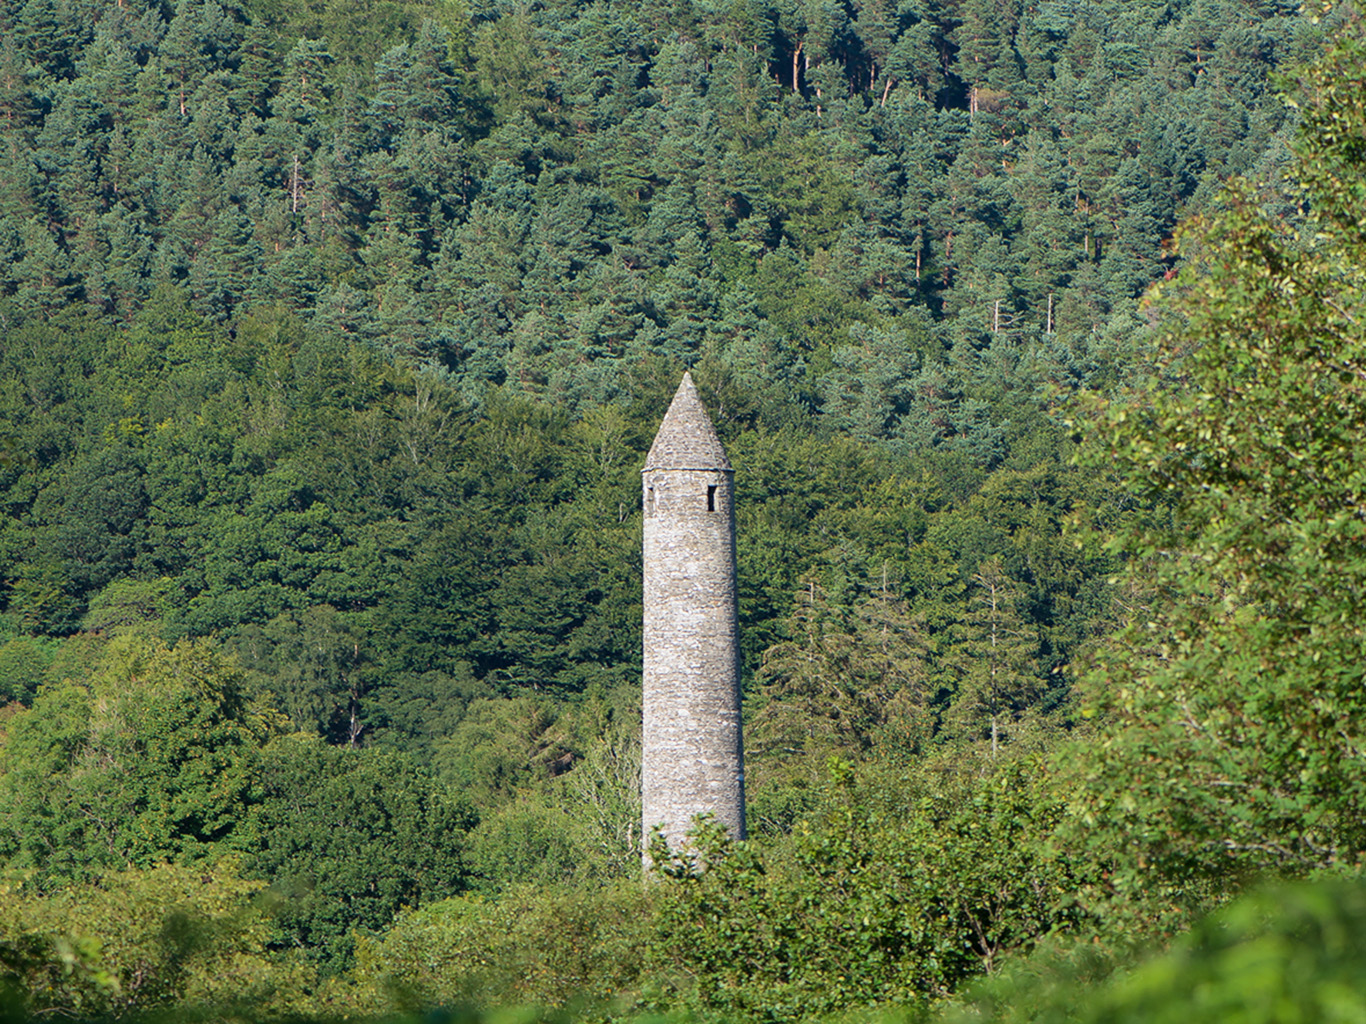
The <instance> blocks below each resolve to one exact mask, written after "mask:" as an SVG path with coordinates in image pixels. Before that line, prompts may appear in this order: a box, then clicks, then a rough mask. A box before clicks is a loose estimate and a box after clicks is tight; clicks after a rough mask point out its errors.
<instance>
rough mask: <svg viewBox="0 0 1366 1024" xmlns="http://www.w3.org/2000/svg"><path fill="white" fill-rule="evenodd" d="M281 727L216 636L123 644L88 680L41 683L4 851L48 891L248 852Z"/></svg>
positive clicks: (12, 761) (22, 723) (23, 734)
mask: <svg viewBox="0 0 1366 1024" xmlns="http://www.w3.org/2000/svg"><path fill="white" fill-rule="evenodd" d="M276 727H277V725H276V719H275V716H274V715H273V714H270V713H269V712H265V711H262V710H261V709H258V708H255V707H253V706H252V705H250V704H248V702H247V700H246V698H245V696H244V694H243V693H242V689H241V677H240V675H239V673H237V671H236V670H235V668H234V667H233V666H232V665H231V664H230V663H229V662H227V661H226V660H225V659H224V658H223V656H222V654H221V653H220V652H219V651H217V650H216V649H215V648H214V646H213V645H212V644H211V643H210V642H208V641H198V642H193V643H192V642H182V643H180V644H178V645H177V646H175V647H174V648H171V647H167V646H165V645H164V644H162V643H161V642H160V641H156V640H148V639H145V638H143V637H139V636H137V635H135V634H134V635H128V636H124V637H119V638H116V639H115V640H113V641H111V642H110V643H109V644H108V645H107V646H106V647H105V648H104V649H103V650H102V651H101V652H100V655H99V661H98V663H97V665H96V667H95V670H94V672H93V674H92V675H91V677H90V678H89V679H88V680H87V681H83V682H73V681H71V680H69V679H67V680H65V681H63V682H62V683H60V684H55V685H51V686H48V687H45V688H44V689H43V690H42V691H41V692H40V694H39V696H38V697H37V698H36V699H35V700H34V702H33V706H32V707H31V708H29V709H28V710H26V711H25V712H23V713H21V714H20V715H19V716H17V717H16V718H14V719H12V720H11V722H10V724H9V729H8V733H9V735H8V737H7V739H6V742H5V745H4V747H3V749H0V793H3V799H2V800H0V804H2V805H3V811H0V855H3V857H4V858H5V861H6V863H7V864H8V865H9V866H10V867H18V868H26V869H33V870H35V871H36V872H37V875H36V877H37V879H38V880H39V882H40V883H41V884H42V885H43V886H45V887H53V886H57V885H60V884H63V883H66V882H70V881H73V880H77V879H83V878H88V877H91V876H92V875H97V874H99V873H101V872H103V871H105V870H110V869H119V868H123V867H147V866H150V865H152V864H155V863H158V862H160V861H163V860H166V859H174V860H177V861H179V862H182V863H192V862H195V861H199V860H203V859H205V858H211V857H214V856H218V855H221V854H222V853H224V852H226V851H229V850H235V851H244V850H246V849H249V848H250V847H251V846H252V844H253V843H254V842H255V810H254V804H255V802H256V800H257V798H258V793H257V778H258V772H259V768H258V765H259V756H260V755H259V751H260V746H261V744H262V743H263V742H264V741H265V739H266V738H267V737H268V736H270V735H271V733H272V732H273V731H274V730H275V729H276Z"/></svg>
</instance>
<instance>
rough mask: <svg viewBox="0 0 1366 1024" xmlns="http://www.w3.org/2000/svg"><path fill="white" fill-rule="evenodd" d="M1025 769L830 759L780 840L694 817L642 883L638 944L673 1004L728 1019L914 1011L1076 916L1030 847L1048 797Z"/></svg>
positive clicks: (1065, 890)
mask: <svg viewBox="0 0 1366 1024" xmlns="http://www.w3.org/2000/svg"><path fill="white" fill-rule="evenodd" d="M1039 771H1040V766H1039V765H1037V764H1034V763H1031V762H1019V763H1016V764H1013V765H1011V766H1010V767H1008V768H1006V769H1003V770H1000V771H995V772H989V773H987V774H986V775H985V776H984V777H983V778H981V779H980V780H978V779H973V778H972V777H971V776H964V777H962V778H960V779H959V780H957V781H956V783H955V782H954V780H952V778H951V777H944V778H935V777H934V775H932V774H930V773H925V774H919V773H910V772H901V773H896V774H895V775H893V774H891V773H887V774H871V775H869V776H868V777H867V778H866V779H864V780H863V782H862V784H860V783H859V782H858V781H856V777H855V776H854V774H853V773H852V771H851V769H850V767H849V766H848V765H847V764H843V763H841V762H838V761H832V762H831V778H830V781H829V784H828V788H827V790H826V792H825V793H824V795H823V799H822V801H821V807H820V814H819V816H818V817H816V818H815V820H814V821H812V822H811V823H809V824H807V823H800V824H799V825H798V827H797V828H796V829H795V830H794V834H793V836H792V837H791V838H790V839H789V840H787V841H786V842H785V843H783V844H781V845H778V846H775V847H772V848H770V849H768V850H765V849H764V848H762V847H758V846H755V845H754V844H753V843H752V842H751V843H739V844H735V843H732V842H731V841H730V840H728V839H727V838H726V836H725V834H724V831H723V830H722V829H720V828H719V827H718V826H716V825H715V824H714V823H713V822H707V821H702V822H701V823H699V825H698V827H697V829H696V830H695V832H694V834H693V840H692V841H693V843H694V844H695V845H694V848H693V849H692V850H691V851H682V852H681V853H676V859H675V860H674V861H673V863H672V866H671V867H668V868H666V869H665V874H667V875H669V876H670V880H668V881H660V882H658V883H657V886H658V888H659V893H658V897H657V898H658V899H659V901H660V903H659V907H658V910H657V914H658V918H657V921H658V923H657V937H656V939H655V944H654V946H653V947H652V955H653V956H654V957H656V958H657V959H658V961H659V963H660V965H661V966H662V968H663V969H664V971H665V974H664V976H665V977H672V978H673V980H674V984H675V985H677V986H679V988H680V989H681V991H680V996H681V997H682V998H683V999H684V1000H685V1002H687V1003H688V1004H689V1005H693V1006H696V1007H698V1008H699V1009H701V1010H703V1011H705V1012H707V1013H716V1014H720V1015H722V1016H724V1017H725V1018H727V1019H764V1020H798V1019H804V1018H807V1017H811V1016H818V1015H820V1014H825V1013H830V1012H832V1011H835V1010H838V1009H841V1008H843V1007H846V1006H849V1005H852V1004H856V1003H857V1004H862V1005H871V1004H893V1005H896V1004H919V1005H922V1006H923V1005H925V1004H926V1003H927V1002H928V1001H930V1000H933V999H936V998H938V997H941V996H943V995H945V994H946V993H948V992H950V991H952V990H953V989H954V988H955V987H956V986H957V985H958V984H959V983H961V982H962V981H963V980H965V979H966V978H968V977H970V976H972V975H975V974H977V973H979V972H981V971H989V970H991V969H992V967H993V966H994V965H995V963H996V962H997V960H998V959H999V958H1001V957H1002V956H1004V955H1005V954H1007V953H1008V952H1011V951H1015V950H1020V949H1025V948H1028V947H1029V946H1030V945H1032V944H1033V943H1034V942H1035V941H1037V940H1038V939H1039V938H1040V937H1041V936H1042V935H1044V934H1045V933H1047V932H1049V931H1050V930H1052V929H1055V928H1065V927H1068V926H1069V925H1072V924H1074V923H1075V922H1076V920H1077V911H1076V909H1075V907H1074V905H1073V904H1072V902H1071V899H1070V896H1071V893H1072V891H1073V887H1074V885H1075V882H1074V881H1073V879H1072V878H1070V877H1069V874H1068V871H1067V868H1066V866H1065V864H1064V863H1062V862H1060V861H1056V860H1053V859H1051V858H1050V857H1049V856H1048V855H1047V853H1046V851H1045V844H1044V842H1043V840H1044V837H1046V836H1047V835H1048V834H1049V833H1050V832H1051V831H1052V829H1053V828H1054V827H1055V825H1056V823H1057V821H1058V820H1059V817H1060V815H1061V813H1062V807H1061V805H1060V804H1059V803H1058V802H1056V800H1055V799H1054V798H1052V797H1049V796H1046V795H1044V794H1045V793H1046V787H1045V786H1044V785H1042V784H1041V781H1040V780H1039V779H1036V778H1031V775H1033V774H1035V773H1037V772H1039ZM865 787H866V788H865ZM699 865H702V866H703V867H701V868H699Z"/></svg>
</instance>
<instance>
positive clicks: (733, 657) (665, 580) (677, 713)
mask: <svg viewBox="0 0 1366 1024" xmlns="http://www.w3.org/2000/svg"><path fill="white" fill-rule="evenodd" d="M699 462H703V463H706V462H709V463H711V465H710V466H700V467H699V466H698V463H699ZM671 464H672V465H671ZM641 480H642V485H643V487H642V499H643V506H644V513H645V515H644V518H645V537H644V541H645V546H644V564H645V649H644V661H645V678H644V705H645V731H644V742H643V763H642V766H641V768H642V771H641V779H642V781H641V797H642V805H643V815H642V824H643V826H644V829H645V835H646V838H647V842H648V837H649V834H650V831H651V830H652V829H653V828H654V827H655V826H657V825H658V826H662V828H663V832H664V836H665V838H667V839H668V840H669V844H670V846H672V847H675V848H678V847H680V846H681V845H682V840H683V838H684V836H685V835H686V833H687V831H688V829H689V828H691V827H692V822H693V819H694V817H696V815H698V814H702V813H707V812H709V813H711V814H714V815H715V816H716V818H717V819H718V820H719V821H720V822H721V823H722V824H724V825H725V826H726V828H727V829H728V830H729V831H730V833H731V834H732V835H733V836H735V837H736V838H744V835H745V773H744V752H743V743H742V739H741V733H740V653H739V652H740V644H739V626H738V621H737V619H738V613H737V608H736V592H735V507H734V487H733V474H732V472H731V470H730V464H729V462H728V461H727V460H726V458H725V453H724V451H722V449H721V446H720V442H719V440H717V438H716V433H715V430H714V429H713V428H712V425H711V421H710V419H708V418H707V416H706V413H705V411H704V410H703V409H702V406H701V403H700V401H699V400H698V399H697V397H696V391H695V390H693V388H692V381H691V379H690V378H687V377H685V378H684V382H683V385H682V386H680V388H679V394H678V396H677V397H676V398H675V400H674V406H673V407H672V408H671V409H670V411H669V414H668V415H667V416H666V417H665V421H664V424H663V425H662V426H661V428H660V436H659V437H658V438H657V439H656V443H655V447H654V448H653V449H652V450H651V454H650V458H649V459H647V461H646V468H645V470H644V472H643V473H642V475H641ZM647 863H648V857H647Z"/></svg>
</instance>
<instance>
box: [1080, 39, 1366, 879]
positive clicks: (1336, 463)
mask: <svg viewBox="0 0 1366 1024" xmlns="http://www.w3.org/2000/svg"><path fill="white" fill-rule="evenodd" d="M1359 31H1360V30H1359V27H1358V26H1357V25H1356V24H1355V23H1353V25H1352V26H1351V27H1349V29H1348V30H1347V31H1346V33H1345V35H1344V36H1343V38H1342V40H1341V41H1340V42H1339V43H1338V44H1337V48H1336V49H1335V50H1334V51H1333V52H1332V53H1331V54H1330V56H1329V58H1328V60H1327V62H1325V63H1324V64H1322V65H1320V66H1317V67H1316V68H1314V69H1311V70H1309V71H1308V72H1306V78H1305V81H1306V89H1307V96H1306V98H1305V100H1304V101H1303V105H1307V106H1309V107H1311V108H1313V109H1316V110H1318V111H1319V115H1317V116H1318V117H1319V118H1320V119H1319V120H1317V121H1316V120H1308V121H1307V122H1306V129H1305V135H1304V137H1303V138H1304V142H1303V143H1302V145H1303V147H1304V149H1305V155H1304V156H1303V157H1301V159H1300V162H1299V163H1297V164H1296V170H1295V173H1296V174H1297V175H1300V177H1301V180H1302V187H1303V190H1304V192H1303V196H1304V198H1305V199H1307V200H1308V201H1309V204H1310V207H1311V210H1312V211H1313V212H1310V213H1308V214H1306V215H1301V214H1298V213H1296V214H1295V215H1294V216H1293V218H1292V219H1291V220H1289V221H1286V220H1284V219H1282V218H1281V217H1280V216H1278V215H1277V214H1276V213H1275V212H1269V211H1267V210H1265V209H1263V208H1262V207H1261V206H1260V205H1259V204H1258V203H1257V202H1256V200H1255V197H1254V196H1253V195H1252V194H1251V192H1250V190H1249V189H1248V188H1247V187H1243V188H1241V189H1238V190H1235V191H1233V192H1232V193H1230V195H1229V196H1228V199H1227V201H1226V203H1225V205H1224V207H1223V209H1222V210H1221V211H1220V212H1219V213H1218V214H1217V215H1212V216H1210V217H1208V218H1207V219H1205V220H1204V221H1202V222H1198V223H1197V224H1196V225H1194V226H1192V228H1191V229H1190V231H1189V232H1188V236H1187V239H1186V242H1185V243H1184V244H1185V245H1186V246H1187V248H1188V250H1189V251H1191V253H1192V259H1191V263H1190V267H1189V269H1187V270H1186V271H1184V272H1183V274H1182V276H1181V277H1179V278H1178V279H1177V281H1176V282H1175V283H1174V284H1173V286H1172V287H1171V288H1170V289H1168V294H1169V296H1170V299H1169V301H1170V307H1169V308H1170V309H1171V310H1172V311H1174V313H1175V314H1177V315H1178V317H1179V319H1178V320H1177V324H1178V326H1177V328H1176V329H1175V330H1174V331H1173V332H1172V333H1170V334H1169V335H1168V336H1167V337H1166V338H1165V339H1164V341H1163V344H1162V348H1161V352H1160V362H1159V364H1158V366H1157V370H1158V371H1159V372H1160V374H1161V375H1162V385H1163V386H1161V387H1160V388H1157V389H1154V390H1153V391H1151V392H1146V393H1140V394H1138V395H1137V396H1135V397H1134V398H1133V399H1132V400H1123V401H1116V402H1114V403H1113V404H1111V405H1109V406H1108V407H1107V406H1103V407H1102V408H1101V410H1100V412H1099V415H1100V419H1099V421H1098V425H1097V429H1096V435H1097V437H1096V440H1097V443H1096V444H1095V445H1094V446H1093V447H1092V449H1091V453H1092V454H1091V461H1092V463H1093V464H1096V465H1102V464H1104V465H1113V466H1114V467H1115V468H1116V469H1117V471H1118V472H1119V473H1120V474H1121V475H1122V476H1123V477H1124V478H1125V479H1126V481H1128V482H1129V484H1130V486H1131V487H1132V488H1133V489H1134V490H1135V491H1137V492H1138V493H1139V494H1140V495H1142V496H1143V497H1144V498H1145V499H1146V500H1149V501H1151V502H1154V503H1155V504H1156V505H1157V507H1158V513H1157V514H1155V515H1154V516H1152V517H1151V518H1150V519H1149V521H1148V523H1147V528H1146V529H1145V530H1142V531H1138V532H1136V533H1135V534H1134V535H1132V536H1130V537H1129V539H1128V540H1127V548H1128V550H1129V552H1131V553H1132V554H1133V555H1135V556H1137V557H1136V558H1135V570H1134V571H1135V574H1136V575H1137V576H1138V578H1139V579H1140V580H1141V581H1143V582H1145V583H1147V584H1148V585H1149V587H1150V589H1151V590H1152V597H1151V598H1150V602H1149V605H1148V607H1146V608H1144V609H1143V611H1142V614H1141V615H1140V616H1139V617H1138V618H1137V621H1136V622H1135V623H1134V625H1133V627H1132V628H1130V629H1129V630H1128V631H1127V632H1126V633H1125V634H1124V635H1123V636H1122V638H1121V642H1120V644H1119V645H1117V647H1116V648H1115V649H1114V651H1113V653H1112V654H1111V655H1110V656H1107V657H1105V658H1104V659H1103V660H1102V662H1101V665H1100V667H1099V668H1098V669H1097V671H1096V673H1095V674H1094V676H1093V681H1092V686H1091V698H1090V699H1091V700H1092V701H1093V702H1094V705H1095V706H1096V707H1097V708H1098V709H1100V710H1103V712H1104V713H1105V714H1106V715H1107V716H1108V717H1109V719H1110V721H1111V725H1110V726H1109V727H1108V729H1107V730H1106V733H1105V735H1104V736H1103V738H1102V739H1101V742H1100V743H1099V744H1097V745H1096V747H1095V748H1094V756H1091V757H1088V758H1087V759H1086V761H1085V763H1086V764H1087V766H1088V767H1087V769H1086V781H1085V783H1084V784H1083V785H1084V787H1085V788H1084V790H1083V792H1085V793H1086V797H1085V798H1084V800H1083V808H1082V813H1083V815H1084V821H1085V822H1086V823H1087V827H1095V828H1097V829H1099V834H1100V835H1103V836H1105V837H1106V840H1105V841H1107V842H1112V843H1114V845H1115V849H1117V850H1122V851H1124V863H1125V864H1126V866H1130V867H1134V868H1136V870H1137V878H1130V879H1128V880H1129V881H1132V882H1133V883H1134V884H1137V885H1144V884H1146V883H1145V882H1144V881H1143V878H1144V877H1145V875H1146V876H1151V875H1153V874H1156V875H1157V876H1158V877H1160V878H1164V879H1167V880H1169V881H1170V882H1171V883H1172V884H1174V885H1176V886H1178V887H1179V886H1181V885H1184V884H1187V883H1188V882H1189V883H1192V884H1193V885H1194V886H1195V888H1194V889H1193V890H1191V893H1188V895H1189V894H1193V893H1198V892H1199V891H1200V889H1199V882H1200V880H1202V879H1203V880H1208V879H1210V878H1218V877H1220V876H1225V875H1232V876H1234V877H1235V878H1237V877H1242V876H1246V875H1248V874H1251V873H1253V872H1258V871H1265V870H1275V871H1283V872H1290V873H1295V874H1298V873H1303V872H1306V871H1309V870H1312V869H1314V868H1319V867H1334V866H1338V865H1350V864H1353V863H1355V862H1357V861H1358V860H1359V858H1360V857H1361V856H1362V854H1363V852H1364V851H1366V835H1364V834H1363V833H1362V829H1361V822H1362V820H1363V814H1362V811H1363V798H1366V788H1364V787H1366V776H1363V775H1362V773H1361V772H1360V770H1359V765H1358V759H1357V757H1356V741H1355V739H1354V738H1353V737H1355V736H1357V735H1358V734H1359V733H1360V732H1361V730H1362V728H1363V716H1364V715H1366V703H1364V702H1363V700H1362V697H1361V694H1362V686H1361V683H1362V668H1361V666H1362V636H1361V630H1360V628H1359V625H1358V623H1357V620H1358V618H1359V616H1358V615H1357V614H1356V606H1357V593H1358V591H1359V589H1360V586H1361V581H1362V578H1363V572H1366V549H1363V546H1362V537H1363V535H1366V533H1364V531H1366V527H1364V526H1363V524H1362V522H1361V515H1360V511H1359V510H1360V503H1359V501H1358V500H1357V496H1358V492H1359V489H1360V479H1361V476H1362V465H1361V456H1360V454H1359V452H1360V446H1359V444H1357V439H1358V437H1359V436H1360V434H1361V432H1362V430H1363V428H1364V427H1366V402H1364V401H1363V398H1364V397H1366V396H1364V395H1363V391H1362V387H1361V383H1360V382H1361V376H1362V375H1361V367H1362V360H1363V354H1364V352H1363V342H1364V341H1366V337H1363V334H1362V331H1361V329H1360V326H1359V325H1358V323H1357V320H1356V317H1355V315H1354V314H1353V313H1352V312H1351V310H1352V309H1354V308H1355V307H1356V305H1357V304H1358V302H1359V293H1360V288H1361V282H1362V280H1363V276H1362V267H1363V255H1364V253H1363V249H1362V247H1361V243H1360V240H1359V237H1358V229H1357V227H1356V221H1355V220H1352V221H1351V222H1350V223H1345V222H1344V220H1343V219H1341V211H1342V210H1343V207H1342V205H1341V204H1342V203H1343V202H1346V201H1349V199H1348V197H1350V196H1351V195H1352V194H1353V190H1354V189H1357V190H1359V188H1360V181H1361V180H1362V165H1361V163H1360V161H1359V160H1355V159H1353V158H1351V157H1350V156H1349V154H1350V153H1351V152H1353V147H1354V146H1355V145H1356V143H1355V142H1354V141H1353V140H1354V139H1355V138H1357V137H1358V136H1359V135H1360V134H1361V133H1362V132H1363V131H1366V121H1363V120H1362V117H1361V112H1360V110H1359V108H1358V107H1357V106H1356V103H1357V101H1356V100H1349V101H1347V102H1346V103H1345V104H1340V103H1339V99H1340V98H1341V97H1342V96H1343V95H1344V94H1343V93H1342V92H1341V91H1340V86H1341V84H1342V82H1343V81H1344V77H1345V76H1347V75H1348V74H1354V75H1356V78H1355V79H1354V80H1355V81H1360V77H1361V76H1360V73H1359V66H1358V64H1357V63H1356V56H1357V55H1358V54H1359V52H1360V47H1361V43H1360V41H1359ZM1330 112H1331V113H1330ZM1323 117H1327V118H1329V119H1330V120H1331V121H1332V124H1333V125H1334V126H1335V127H1334V128H1332V129H1328V128H1326V122H1325V121H1324V120H1323V119H1322V118H1323ZM1325 160H1326V161H1330V162H1331V161H1332V160H1337V161H1338V162H1339V166H1341V167H1343V168H1344V173H1346V170H1345V169H1346V168H1347V167H1350V168H1351V175H1352V177H1351V178H1350V179H1349V180H1348V181H1340V180H1339V179H1337V178H1332V179H1331V181H1330V180H1329V179H1325V178H1324V177H1322V176H1321V174H1320V172H1319V170H1318V168H1319V167H1321V166H1322V162H1323V161H1325ZM1301 169H1302V171H1301ZM1353 182H1355V183H1356V184H1355V185H1354V184H1353ZM1117 769H1118V770H1119V772H1121V774H1116V770H1117Z"/></svg>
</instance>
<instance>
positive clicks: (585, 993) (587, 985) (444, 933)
mask: <svg viewBox="0 0 1366 1024" xmlns="http://www.w3.org/2000/svg"><path fill="white" fill-rule="evenodd" d="M649 907H650V896H649V893H647V892H646V891H645V890H644V889H643V888H642V887H641V885H640V883H639V881H634V882H627V883H622V884H619V885H617V886H614V887H611V888H607V889H600V890H594V889H588V890H578V891H569V890H563V889H556V888H548V889H539V890H536V889H531V888H520V889H515V890H512V891H510V892H508V893H505V894H504V895H503V896H502V897H501V898H499V899H498V900H497V902H488V901H485V900H483V899H480V898H478V897H465V898H456V899H452V900H446V901H443V902H441V903H437V904H434V905H432V906H430V907H426V908H424V909H422V910H420V911H417V912H416V913H413V914H409V915H406V916H404V917H403V918H401V919H400V920H399V922H398V923H397V925H396V926H395V927H394V928H393V929H392V930H391V931H390V932H389V933H388V934H387V935H386V936H385V937H384V939H383V941H382V942H366V943H362V945H361V947H360V949H359V950H358V953H357V959H358V963H359V966H358V967H357V970H356V972H355V977H356V980H357V982H358V986H359V995H360V998H361V999H362V1000H363V999H364V998H365V995H366V993H370V998H372V999H373V998H375V996H376V995H378V994H380V993H383V992H384V991H385V990H388V991H390V992H395V993H396V1000H395V1001H396V1002H398V1004H399V1005H401V1006H408V1007H430V1006H441V1005H446V1006H449V1005H460V1004H467V1005H468V1004H473V1005H475V1006H486V1007H512V1006H539V1007H544V1008H552V1009H564V1008H566V1007H574V1008H576V1009H577V1011H578V1013H579V1014H582V1015H584V1016H589V1017H593V1016H597V1015H599V1014H605V1013H607V1012H610V1011H612V1010H616V1011H618V1012H620V1011H621V1010H623V1009H630V1008H631V1007H632V1005H633V1002H634V1000H635V998H636V996H635V993H636V992H637V991H638V988H639V986H640V984H641V981H642V976H643V967H644V960H643V949H644V946H645V944H646V942H647V941H648V937H649V935H650V924H651V915H650V912H649ZM360 1005H361V1006H363V1007H364V1008H365V1009H367V1010H369V1011H370V1012H374V1011H375V1010H376V1009H381V1008H387V1007H388V1006H389V1005H392V1004H391V1003H389V1002H388V1001H387V1000H384V1001H380V1002H377V1003H376V1002H372V1003H369V1004H367V1003H365V1002H363V1001H362V1002H361V1004H360Z"/></svg>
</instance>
